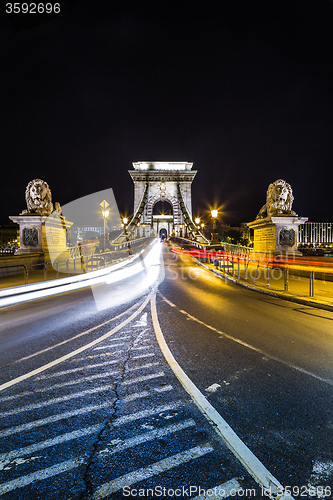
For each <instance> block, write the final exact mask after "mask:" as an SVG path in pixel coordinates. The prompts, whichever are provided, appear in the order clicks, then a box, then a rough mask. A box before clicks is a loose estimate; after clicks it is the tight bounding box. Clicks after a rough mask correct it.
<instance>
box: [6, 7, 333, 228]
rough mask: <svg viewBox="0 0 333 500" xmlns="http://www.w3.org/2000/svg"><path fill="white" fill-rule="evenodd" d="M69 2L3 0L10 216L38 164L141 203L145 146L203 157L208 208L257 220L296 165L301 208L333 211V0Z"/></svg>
mask: <svg viewBox="0 0 333 500" xmlns="http://www.w3.org/2000/svg"><path fill="white" fill-rule="evenodd" d="M60 3H61V9H62V15H59V16H55V17H52V18H51V16H49V17H47V16H44V18H42V19H39V18H38V17H37V16H35V17H34V16H33V15H32V14H30V15H27V14H26V15H23V16H21V17H19V16H18V15H16V16H17V17H14V16H12V17H11V18H9V17H8V16H6V14H5V13H4V9H5V7H4V3H1V15H0V23H1V25H0V26H1V33H2V36H1V38H2V43H1V55H0V64H1V66H0V67H1V73H0V74H1V80H0V81H1V86H0V89H1V95H0V106H1V108H0V123H1V140H0V165H1V181H2V182H1V201H0V207H1V222H2V223H6V222H8V219H7V216H8V215H17V214H18V213H19V212H21V211H22V210H23V209H24V208H25V200H24V192H25V187H26V185H27V183H28V182H29V181H30V180H31V179H33V178H38V177H39V178H42V179H43V180H45V181H47V182H48V184H49V186H50V188H51V191H52V196H53V201H59V202H60V204H63V205H64V204H66V203H69V202H71V201H73V200H75V199H76V198H79V197H81V196H85V195H88V194H91V193H93V192H95V191H100V190H103V189H108V188H112V189H113V190H114V193H115V197H116V200H117V203H118V206H119V209H120V211H121V212H122V213H125V212H127V214H128V213H131V211H132V209H133V184H132V181H131V178H130V176H129V174H128V172H127V170H128V169H130V168H131V165H132V162H133V161H189V162H193V163H194V166H193V169H197V170H198V174H197V176H196V178H195V180H194V182H193V189H192V194H193V211H194V213H195V215H197V214H202V213H203V211H204V210H206V209H208V207H209V206H210V205H213V204H214V203H215V204H217V205H218V206H220V207H222V210H223V217H224V219H225V221H226V222H228V223H231V224H237V223H239V222H241V221H251V220H253V219H254V218H255V216H256V214H257V213H258V211H259V209H260V208H261V206H262V205H263V204H264V203H265V194H266V190H267V187H268V184H269V183H270V182H273V181H275V180H276V179H278V178H283V179H285V180H286V181H288V182H289V183H290V184H291V186H292V188H293V192H294V197H295V201H294V205H293V208H294V210H295V211H296V212H297V213H298V214H299V215H302V216H308V217H309V219H311V220H318V221H320V220H330V221H332V220H333V201H332V180H333V176H332V164H333V100H332V95H333V94H332V91H333V61H332V54H333V3H332V2H331V1H329V0H314V1H308V0H301V1H294V0H287V1H284V0H275V1H270V0H223V1H220V2H193V1H192V2H188V3H187V2H153V3H151V4H152V5H149V4H148V3H147V4H146V3H144V2H118V3H119V4H120V5H118V6H117V7H115V4H116V3H115V2H111V1H110V0H100V1H98V2H93V1H92V0H90V1H88V0H76V1H75V0H72V1H71V2H69V1H64V0H63V1H61V2H60ZM148 5H149V7H148Z"/></svg>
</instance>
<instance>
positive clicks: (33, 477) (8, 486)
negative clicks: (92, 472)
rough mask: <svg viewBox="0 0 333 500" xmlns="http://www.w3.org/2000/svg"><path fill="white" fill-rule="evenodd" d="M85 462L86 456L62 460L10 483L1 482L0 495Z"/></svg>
mask: <svg viewBox="0 0 333 500" xmlns="http://www.w3.org/2000/svg"><path fill="white" fill-rule="evenodd" d="M83 463H84V458H76V459H74V460H68V461H67V462H62V463H60V464H56V465H53V467H49V468H47V469H43V470H39V471H37V472H33V473H32V474H28V475H27V476H21V477H18V478H17V479H13V480H12V481H9V482H8V483H3V484H0V495H4V494H5V493H9V492H10V491H13V490H16V489H17V488H24V487H25V486H28V484H31V483H33V482H34V481H42V480H43V479H48V478H50V477H54V476H57V475H59V474H62V473H64V472H68V471H70V470H72V469H75V468H76V467H80V465H82V464H83Z"/></svg>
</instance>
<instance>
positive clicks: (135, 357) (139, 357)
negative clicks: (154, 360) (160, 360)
mask: <svg viewBox="0 0 333 500" xmlns="http://www.w3.org/2000/svg"><path fill="white" fill-rule="evenodd" d="M151 356H155V353H154V352H148V353H147V354H139V355H138V356H133V358H131V359H130V361H132V360H134V359H141V358H150V357H151Z"/></svg>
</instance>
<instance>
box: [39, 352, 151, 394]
mask: <svg viewBox="0 0 333 500" xmlns="http://www.w3.org/2000/svg"><path fill="white" fill-rule="evenodd" d="M119 361H120V360H115V361H106V362H104V363H97V364H93V365H87V366H82V367H78V368H73V369H72V370H66V371H64V372H56V373H52V374H50V375H44V376H42V377H38V378H37V379H36V380H48V379H49V378H54V377H58V376H61V375H63V374H67V373H75V372H81V371H82V370H84V369H91V368H96V367H100V366H109V365H110V364H112V363H116V362H117V363H118V362H119ZM157 365H159V362H158V361H155V362H154V363H147V364H145V365H141V366H133V367H132V368H128V371H129V372H132V371H135V370H141V369H143V368H151V367H152V366H157ZM119 373H120V370H116V371H113V372H103V373H96V374H95V375H90V374H87V375H85V376H84V377H83V378H79V379H75V380H69V381H67V382H62V383H61V384H60V383H59V384H55V385H51V386H49V387H45V388H43V389H36V390H35V391H33V392H32V394H34V393H35V392H45V391H50V390H51V389H58V388H60V387H66V386H67V385H73V384H79V383H80V382H83V381H85V380H94V379H98V378H104V377H108V376H111V375H118V374H119ZM81 375H83V374H81Z"/></svg>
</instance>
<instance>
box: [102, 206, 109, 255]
mask: <svg viewBox="0 0 333 500" xmlns="http://www.w3.org/2000/svg"><path fill="white" fill-rule="evenodd" d="M102 214H103V234H104V252H105V247H106V234H105V233H106V219H107V218H108V217H109V215H110V210H108V209H106V210H103V211H102Z"/></svg>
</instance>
